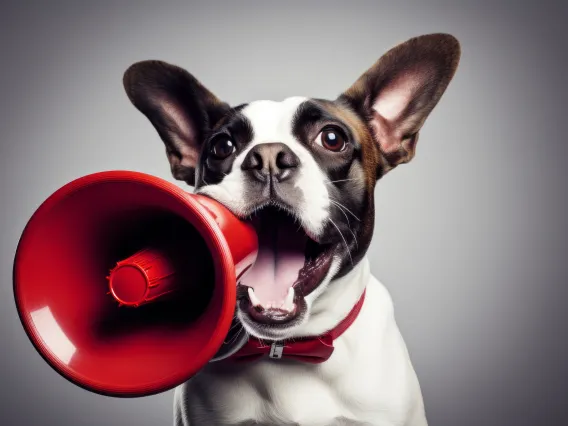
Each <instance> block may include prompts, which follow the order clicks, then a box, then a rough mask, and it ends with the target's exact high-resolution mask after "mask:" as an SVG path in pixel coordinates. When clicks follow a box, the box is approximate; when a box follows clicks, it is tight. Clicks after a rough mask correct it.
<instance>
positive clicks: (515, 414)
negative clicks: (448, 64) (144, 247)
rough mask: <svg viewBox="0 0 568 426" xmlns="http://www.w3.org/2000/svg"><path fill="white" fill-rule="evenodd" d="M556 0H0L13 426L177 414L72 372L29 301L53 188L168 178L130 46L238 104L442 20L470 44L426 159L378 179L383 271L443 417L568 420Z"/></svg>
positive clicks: (341, 67) (289, 87)
mask: <svg viewBox="0 0 568 426" xmlns="http://www.w3.org/2000/svg"><path fill="white" fill-rule="evenodd" d="M560 3H561V2H558V4H554V3H551V2H547V1H534V2H530V3H529V2H518V1H517V2H510V3H505V2H502V1H490V0H483V1H462V2H450V1H447V2H443V1H433V0H429V1H420V2H415V3H414V4H412V3H407V2H401V1H398V2H325V3H324V2H305V4H302V2H270V1H260V2H256V3H252V2H236V1H235V2H228V1H227V2H218V3H217V2H207V3H205V2H204V3H202V4H191V3H190V2H188V1H186V2H183V3H178V4H173V3H166V2H155V3H154V4H147V3H145V2H135V1H132V2H130V3H127V2H120V3H119V2H116V3H111V2H108V1H98V2H89V3H84V2H75V3H67V4H64V3H63V2H61V1H54V2H49V3H48V2H43V3H40V2H37V3H32V2H26V1H19V2H16V1H14V2H11V4H2V5H1V10H0V54H1V56H0V65H1V66H0V144H1V145H0V150H1V151H0V162H1V166H0V205H1V209H0V215H1V216H0V218H1V221H0V227H1V228H0V235H1V240H0V333H1V335H0V347H1V350H0V383H1V386H0V391H1V398H0V424H2V425H14V426H19V425H36V424H38V425H81V426H86V425H132V426H144V425H153V426H154V425H169V424H170V423H171V421H172V414H171V406H172V395H173V394H172V392H167V393H164V394H161V395H158V396H153V397H148V398H142V399H133V400H121V399H112V398H107V397H103V396H98V395H95V394H91V393H89V392H87V391H84V390H82V389H79V388H77V387H75V386H74V385H72V384H70V383H68V382H67V381H65V380H64V379H63V378H61V377H60V376H59V375H57V374H56V373H55V372H54V371H52V370H51V369H50V368H49V367H48V365H47V364H46V363H45V362H44V361H43V360H42V359H41V357H40V356H39V355H38V354H37V353H36V352H35V350H34V349H33V347H32V346H31V344H30V343H29V341H28V339H27V337H26V336H25V334H24V332H23V329H22V328H21V325H20V323H19V320H18V317H17V314H16V310H15V306H14V303H13V294H12V280H11V269H12V261H13V255H14V251H15V247H16V244H17V241H18V238H19V236H20V233H21V231H22V230H23V227H24V225H25V223H26V221H27V220H28V219H29V217H30V215H31V214H32V213H33V212H34V210H35V209H36V208H37V207H38V206H39V204H40V203H41V202H42V201H43V200H44V199H45V198H46V197H47V196H48V195H49V194H51V193H52V192H53V191H54V190H56V189H57V188H59V187H60V186H62V185H63V184H65V183H67V182H68V181H70V180H72V179H74V178H77V177H79V176H82V175H85V174H88V173H91V172H96V171H101V170H109V169H131V170H138V171H142V172H146V173H151V174H154V175H157V176H160V177H163V178H167V179H168V180H170V181H173V179H172V178H171V177H170V174H169V168H168V165H167V161H166V158H165V154H164V150H163V146H162V144H161V141H160V140H159V139H158V136H157V134H156V133H155V131H154V129H153V128H152V127H151V125H150V123H149V122H148V121H147V120H146V119H145V118H144V117H143V116H142V115H141V114H140V113H139V112H138V111H136V110H135V109H134V107H133V106H132V105H131V104H130V103H129V101H128V100H127V98H126V96H125V94H124V92H123V88H122V82H121V79H122V73H123V72H124V70H125V69H126V68H127V67H128V66H129V65H130V64H131V63H133V62H135V61H138V60H142V59H162V60H167V61H170V62H173V63H177V64H179V65H181V66H184V67H186V68H187V69H189V70H190V71H191V72H192V73H194V74H195V75H196V76H197V77H198V78H200V79H201V80H202V81H203V83H204V84H206V85H207V86H208V87H210V88H211V89H212V90H213V91H214V92H215V93H216V94H218V96H219V97H221V98H223V99H225V100H227V101H229V102H231V103H240V102H246V101H250V100H255V99H273V100H281V99H283V98H285V97H287V96H291V95H304V96H317V97H328V98H333V97H335V96H336V95H337V94H338V93H339V92H340V91H342V90H343V89H345V88H347V87H348V86H349V85H350V84H351V83H352V82H354V81H355V79H356V78H357V77H358V76H359V74H360V73H362V72H363V71H364V70H365V69H366V68H367V67H368V66H370V65H371V64H372V63H373V62H374V61H375V60H376V59H377V58H378V57H379V56H380V55H381V54H382V53H383V52H384V51H386V50H387V49H388V48H389V47H391V46H393V45H394V44H395V43H398V42H400V41H403V40H405V39H407V38H409V37H412V36H415V35H419V34H423V33H429V32H449V33H451V34H454V35H455V36H456V37H457V38H458V39H459V40H460V41H461V43H462V46H463V55H462V61H461V65H460V68H459V70H458V72H457V74H456V77H455V79H454V81H453V82H452V83H451V84H450V86H449V89H448V91H447V92H446V94H445V95H444V97H443V98H442V101H441V103H440V104H439V105H438V107H437V108H436V109H435V110H434V112H433V113H432V115H431V116H430V118H429V120H428V121H427V123H426V125H425V127H424V129H423V131H422V136H421V139H420V142H419V146H418V151H417V156H416V158H415V159H414V160H413V162H412V163H411V164H409V165H404V166H401V167H400V168H399V169H398V170H396V171H393V172H392V173H390V174H389V175H387V176H386V177H385V178H384V180H383V181H382V182H381V183H380V184H379V186H378V188H377V191H376V196H377V221H378V222H377V223H378V224H377V228H376V235H375V237H374V242H373V245H372V247H371V250H370V253H369V254H370V258H371V260H372V270H373V273H374V274H375V275H376V276H377V277H378V278H379V279H380V280H381V281H383V282H384V284H385V285H386V286H387V287H388V288H389V290H390V291H391V294H392V296H393V299H394V302H395V309H396V314H397V318H398V323H399V325H400V328H401V329H402V332H403V335H404V337H405V339H406V342H407V344H408V346H409V349H410V352H411V355H412V359H413V362H414V365H415V367H416V370H417V373H418V376H419V377H420V380H421V384H422V388H423V392H424V397H425V402H426V409H427V414H428V418H429V420H430V424H431V425H433V426H437V425H439V426H442V425H447V426H453V425H460V426H469V425H472V426H474V425H475V426H479V425H515V426H522V425H561V424H568V410H567V409H566V408H565V406H566V405H565V403H566V399H565V397H566V391H567V385H568V376H567V374H568V366H567V362H566V360H567V359H568V345H567V344H566V330H567V325H566V321H567V320H568V311H567V310H566V309H565V307H564V305H565V304H566V302H567V300H568V298H567V296H568V291H567V288H568V285H567V283H566V277H565V275H566V269H567V267H566V265H567V259H566V253H567V252H568V238H567V232H566V231H567V230H566V217H567V214H568V208H567V207H568V203H567V201H566V177H567V173H568V172H567V171H566V170H568V156H567V154H568V148H567V146H568V142H566V140H565V137H564V136H565V125H566V118H565V108H564V105H565V99H566V67H567V65H568V61H567V57H566V56H567V49H566V42H565V40H566V39H567V38H568V31H567V29H566V27H565V21H566V18H567V17H568V14H567V13H566V12H567V11H566V8H565V6H564V7H562V6H561V5H560Z"/></svg>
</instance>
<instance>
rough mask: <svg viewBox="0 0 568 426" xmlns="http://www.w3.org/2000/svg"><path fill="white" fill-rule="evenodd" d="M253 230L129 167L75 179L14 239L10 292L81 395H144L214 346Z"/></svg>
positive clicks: (175, 379) (210, 355)
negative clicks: (81, 391) (14, 252)
mask: <svg viewBox="0 0 568 426" xmlns="http://www.w3.org/2000/svg"><path fill="white" fill-rule="evenodd" d="M257 251H258V241H257V236H256V233H255V231H254V229H253V227H252V226H251V225H250V224H248V223H245V222H242V221H240V220H239V219H238V218H237V217H235V216H234V215H233V214H232V213H230V212H229V211H228V210H227V209H226V208H225V207H223V206H222V205H220V204H219V203H217V202H215V201H214V200H212V199H210V198H207V197H204V196H200V195H193V194H189V193H187V192H185V191H183V190H182V189H180V188H179V187H177V186H176V185H174V184H171V183H169V182H167V181H165V180H162V179H159V178H156V177H153V176H150V175H146V174H143V173H137V172H126V171H112V172H102V173H95V174H92V175H88V176H85V177H82V178H79V179H77V180H75V181H73V182H71V183H69V184H67V185H65V186H64V187H62V188H61V189H59V190H58V191H56V192H55V193H54V194H53V195H51V196H50V197H49V198H48V199H47V200H46V201H45V202H44V203H43V204H42V205H41V206H40V207H39V208H38V210H37V211H36V212H35V213H34V215H33V216H32V218H31V219H30V221H29V222H28V224H27V225H26V228H25V230H24V232H23V234H22V236H21V238H20V242H19V244H18V248H17V251H16V257H15V262H14V295H15V300H16V305H17V308H18V313H19V315H20V319H21V321H22V324H23V326H24V328H25V330H26V332H27V334H28V336H29V338H30V339H31V341H32V343H33V344H34V346H35V348H36V349H37V350H38V351H39V353H40V354H41V355H42V356H43V358H44V359H45V360H46V361H47V362H48V363H49V364H50V365H51V366H52V367H53V368H54V369H55V370H56V371H57V372H59V373H60V374H62V375H63V376H64V377H65V378H67V379H69V380H70V381H72V382H73V383H75V384H77V385H79V386H81V387H83V388H86V389H88V390H90V391H94V392H97V393H101V394H104V395H111V396H143V395H150V394H154V393H158V392H162V391H165V390H168V389H171V388H173V387H175V386H177V385H179V384H181V383H183V382H184V381H185V380H187V379H189V378H190V377H191V376H193V375H194V374H195V373H197V372H198V371H199V370H200V369H201V368H203V367H204V366H205V364H207V363H208V362H209V361H211V360H212V359H214V358H215V357H218V354H219V353H222V352H223V351H224V350H225V351H226V350H227V349H226V348H224V345H225V343H224V342H225V339H226V337H227V335H228V333H229V329H230V328H231V323H232V320H233V318H234V312H235V304H236V283H237V280H238V278H239V277H240V276H241V275H242V274H243V273H244V272H245V271H246V269H248V268H249V267H250V266H251V265H252V264H253V262H254V261H255V259H256V255H257Z"/></svg>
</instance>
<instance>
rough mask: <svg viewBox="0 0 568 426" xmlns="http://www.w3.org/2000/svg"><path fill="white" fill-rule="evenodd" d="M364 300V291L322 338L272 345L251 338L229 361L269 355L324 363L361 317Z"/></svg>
mask: <svg viewBox="0 0 568 426" xmlns="http://www.w3.org/2000/svg"><path fill="white" fill-rule="evenodd" d="M364 299H365V291H363V294H362V295H361V298H360V299H359V301H358V302H357V303H356V304H355V306H354V307H353V309H351V311H350V312H349V314H348V315H347V316H346V317H345V318H344V319H343V321H341V322H340V323H339V324H338V325H337V327H335V328H334V329H332V330H330V331H328V332H327V333H325V334H323V335H321V336H317V337H301V338H298V339H294V340H289V341H287V340H285V341H281V342H272V343H271V344H266V343H265V342H263V341H261V340H259V339H257V338H256V337H252V336H251V337H249V339H248V341H247V342H246V343H245V345H244V346H243V347H242V348H241V349H239V350H238V351H237V352H236V353H234V354H233V355H231V356H230V357H229V359H231V360H233V361H238V362H242V361H255V360H257V359H260V358H262V357H264V356H266V355H268V357H269V358H274V359H280V358H288V359H294V360H297V361H302V362H307V363H310V364H319V363H321V362H324V361H326V360H327V359H329V357H330V356H331V354H332V353H333V341H334V340H335V339H337V338H338V337H339V336H341V335H342V334H343V333H344V332H345V330H347V329H348V328H349V326H350V325H351V324H353V321H355V318H357V315H359V311H361V307H362V306H363V301H364Z"/></svg>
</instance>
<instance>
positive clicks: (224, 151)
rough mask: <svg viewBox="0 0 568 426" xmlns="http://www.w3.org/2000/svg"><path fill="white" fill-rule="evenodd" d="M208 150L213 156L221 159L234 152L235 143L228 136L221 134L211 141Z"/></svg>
mask: <svg viewBox="0 0 568 426" xmlns="http://www.w3.org/2000/svg"><path fill="white" fill-rule="evenodd" d="M209 150H210V152H211V154H212V155H213V156H214V157H215V158H217V159H219V160H223V159H225V158H227V157H228V156H230V155H231V154H232V153H233V152H235V144H234V143H233V141H232V140H231V139H229V137H228V136H225V135H223V136H219V137H217V138H216V139H215V140H214V141H213V142H212V143H211V148H210V149H209Z"/></svg>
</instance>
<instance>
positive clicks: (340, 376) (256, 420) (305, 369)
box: [174, 97, 427, 426]
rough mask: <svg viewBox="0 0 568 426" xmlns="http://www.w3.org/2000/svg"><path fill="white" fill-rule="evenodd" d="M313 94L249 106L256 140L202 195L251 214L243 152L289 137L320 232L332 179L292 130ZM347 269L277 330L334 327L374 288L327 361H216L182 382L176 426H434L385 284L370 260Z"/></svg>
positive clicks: (307, 206) (305, 203) (307, 213)
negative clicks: (294, 321)
mask: <svg viewBox="0 0 568 426" xmlns="http://www.w3.org/2000/svg"><path fill="white" fill-rule="evenodd" d="M305 100H306V98H299V97H296V98H288V99H286V100H285V101H283V102H271V101H257V102H253V103H251V104H250V105H248V106H247V107H245V108H244V109H243V111H242V113H243V114H244V115H245V116H246V117H248V119H249V120H250V121H251V123H252V125H253V129H254V139H253V141H252V142H251V143H250V145H249V146H248V147H247V149H246V150H245V151H244V152H242V153H240V154H239V155H238V156H237V158H236V159H235V161H234V164H233V168H232V171H231V172H230V173H229V174H228V175H227V176H225V177H224V178H223V180H222V181H221V183H219V184H217V185H206V186H203V187H201V188H199V189H198V192H199V193H202V194H206V195H208V196H210V197H213V198H215V199H217V200H218V201H220V202H221V203H223V204H225V205H226V206H227V207H228V208H229V209H231V210H232V211H233V212H234V213H236V214H238V215H241V216H243V215H247V214H250V213H251V212H248V211H247V210H246V209H247V208H248V206H247V205H245V203H244V201H243V198H244V197H243V194H244V191H245V188H244V176H243V172H242V171H241V164H242V162H243V160H244V158H245V157H246V155H247V153H248V152H249V150H250V149H251V148H252V147H253V146H255V145H258V144H260V143H267V142H281V143H284V144H287V145H288V146H289V147H290V148H291V149H292V151H293V152H294V153H295V154H296V155H297V156H298V157H299V159H300V162H301V166H300V169H299V170H298V173H299V176H298V180H297V186H298V187H299V188H300V189H301V191H302V193H303V200H302V204H301V205H299V206H295V208H296V210H297V215H298V219H299V220H300V221H301V222H302V225H303V227H304V229H305V230H306V232H308V233H311V234H312V235H316V236H317V235H318V233H319V232H321V230H322V229H323V226H324V225H325V223H326V221H327V220H328V217H329V207H330V199H329V194H328V191H327V187H326V185H325V182H326V179H327V176H326V175H325V174H324V173H323V172H322V171H321V170H320V168H319V166H318V164H317V163H316V161H315V160H314V159H313V157H312V156H311V154H310V152H309V151H308V150H307V149H306V148H305V147H304V146H303V145H302V144H301V143H300V142H298V141H297V140H296V139H295V137H294V136H293V135H292V120H293V117H294V114H295V112H296V110H297V109H298V106H299V105H300V104H301V103H302V102H304V101H305ZM339 267H340V261H339V259H338V258H335V259H334V260H333V263H332V265H331V267H330V271H329V272H328V275H327V277H326V278H325V279H324V280H323V282H322V283H321V284H320V285H319V286H318V287H317V288H316V290H314V291H313V292H312V293H310V294H309V295H308V296H307V297H306V299H305V300H306V303H307V305H308V309H307V314H306V317H305V318H304V320H303V322H302V323H301V324H299V325H297V326H295V327H294V328H290V329H287V330H283V331H282V333H281V334H282V335H281V336H277V337H276V338H278V339H284V338H290V337H295V336H306V335H308V336H317V335H319V334H322V333H324V332H326V331H328V330H330V329H332V328H333V327H335V326H336V325H337V324H338V323H339V322H340V321H341V320H342V319H343V318H345V316H347V314H348V313H349V311H350V310H351V309H352V308H353V306H354V305H355V304H356V302H357V300H358V299H359V297H360V296H361V294H362V292H363V290H364V289H366V290H367V293H366V297H365V302H364V305H363V307H362V310H361V312H360V314H359V316H358V317H357V319H356V320H355V322H354V323H353V324H352V325H351V326H350V327H349V328H348V329H347V331H346V332H345V333H344V334H343V335H341V336H340V337H339V338H338V339H337V340H336V341H335V342H334V347H335V350H334V352H333V354H332V356H331V358H330V359H329V360H327V361H326V362H324V363H322V364H317V365H314V364H304V363H299V362H289V361H286V360H273V359H266V360H261V361H257V362H253V363H249V364H244V365H242V364H240V365H239V366H236V367H235V366H231V365H229V364H227V363H226V361H220V362H212V363H210V364H208V366H207V367H206V368H205V369H204V370H203V371H201V372H200V373H199V374H198V375H197V376H195V377H194V378H192V379H191V380H190V381H188V382H187V383H185V384H184V385H182V386H180V387H178V388H177V389H176V392H175V403H174V404H175V410H174V412H175V421H174V423H175V425H176V426H182V425H183V426H190V425H191V426H195V425H199V426H201V425H205V426H210V425H211V426H213V425H227V426H228V425H239V424H240V425H245V424H251V425H252V424H257V425H302V426H331V425H341V424H350V425H356V424H359V425H363V424H366V425H376V426H426V425H427V422H426V418H425V414H424V407H423V401H422V394H421V391H420V386H419V384H418V380H417V378H416V374H415V372H414V369H413V367H412V364H411V362H410V358H409V356H408V352H407V350H406V346H405V343H404V341H403V339H402V337H401V335H400V332H399V330H398V327H397V325H396V322H395V319H394V316H393V305H392V301H391V298H390V296H389V294H388V292H387V290H386V288H385V287H384V286H383V285H382V284H381V283H379V282H378V281H377V280H376V279H375V278H374V277H372V276H371V275H370V271H369V261H368V259H367V258H366V257H365V258H364V259H363V260H362V261H360V262H359V264H357V265H356V266H355V267H354V268H353V270H352V271H351V272H349V273H348V274H347V275H346V276H344V277H342V278H339V279H335V280H333V279H332V278H333V276H334V275H335V273H336V272H337V270H338V269H339ZM239 318H240V320H241V322H242V323H243V325H244V327H245V329H246V330H247V331H248V332H249V333H253V334H255V335H256V336H257V337H260V338H269V336H263V335H260V334H259V333H261V332H260V331H259V330H258V329H257V328H255V327H253V326H252V325H251V324H248V322H247V321H248V320H247V318H246V317H244V316H243V315H242V314H241V313H239ZM270 338H274V336H270Z"/></svg>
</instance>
